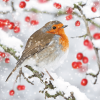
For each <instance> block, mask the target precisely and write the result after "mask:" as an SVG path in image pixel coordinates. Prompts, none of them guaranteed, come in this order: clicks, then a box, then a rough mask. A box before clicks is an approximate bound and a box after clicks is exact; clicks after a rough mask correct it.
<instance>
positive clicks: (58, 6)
mask: <svg viewBox="0 0 100 100" xmlns="http://www.w3.org/2000/svg"><path fill="white" fill-rule="evenodd" d="M53 5H54V7H56V8H57V9H60V8H61V4H59V3H54V4H53Z"/></svg>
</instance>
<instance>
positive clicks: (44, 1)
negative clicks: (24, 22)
mask: <svg viewBox="0 0 100 100" xmlns="http://www.w3.org/2000/svg"><path fill="white" fill-rule="evenodd" d="M47 1H48V0H38V2H39V3H46V2H47Z"/></svg>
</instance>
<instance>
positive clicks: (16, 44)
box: [0, 29, 23, 60]
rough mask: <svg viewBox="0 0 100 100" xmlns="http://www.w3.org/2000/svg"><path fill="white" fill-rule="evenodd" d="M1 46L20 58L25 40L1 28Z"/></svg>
mask: <svg viewBox="0 0 100 100" xmlns="http://www.w3.org/2000/svg"><path fill="white" fill-rule="evenodd" d="M0 46H1V47H2V48H3V49H4V50H5V52H9V53H10V54H11V55H13V56H14V57H15V58H16V59H17V60H18V58H19V56H20V54H21V52H22V46H23V42H22V41H21V40H20V39H18V38H16V37H14V36H12V37H11V36H9V35H8V34H7V33H6V32H4V31H3V30H2V29H0Z"/></svg>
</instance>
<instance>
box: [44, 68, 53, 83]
mask: <svg viewBox="0 0 100 100" xmlns="http://www.w3.org/2000/svg"><path fill="white" fill-rule="evenodd" d="M45 70H46V69H45ZM46 72H47V74H48V75H49V76H50V80H53V81H54V79H53V77H52V76H51V75H50V74H49V72H48V71H47V70H46Z"/></svg>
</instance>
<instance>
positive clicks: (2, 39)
mask: <svg viewBox="0 0 100 100" xmlns="http://www.w3.org/2000/svg"><path fill="white" fill-rule="evenodd" d="M10 1H11V0H9V2H10ZM62 1H63V2H62ZM79 1H81V0H51V1H50V2H48V3H44V4H39V3H38V2H37V1H36V0H30V1H29V2H27V6H26V8H25V9H30V8H32V7H34V8H37V9H39V10H41V11H48V12H57V11H58V9H56V8H55V7H53V5H52V4H53V3H54V2H59V3H61V4H62V6H63V7H62V9H64V8H65V7H66V5H67V6H71V7H73V4H74V3H76V2H79ZM86 1H87V0H84V2H86ZM14 2H15V9H17V12H16V13H14V15H15V16H14V17H16V18H17V20H20V22H21V23H22V24H23V23H24V21H23V22H22V19H23V18H24V17H25V16H26V15H27V13H26V15H25V14H24V13H23V16H22V17H21V18H19V17H18V16H19V15H21V13H22V11H23V10H25V9H20V8H19V5H18V4H19V2H20V0H16V1H14ZM9 4H10V3H9ZM9 4H8V5H5V4H4V3H2V1H0V11H4V12H5V11H12V9H11V7H10V6H9ZM91 6H92V0H88V2H87V5H86V6H85V7H83V8H82V10H83V12H84V14H85V15H86V17H87V18H92V17H96V16H100V11H99V10H98V11H97V12H96V13H93V12H92V11H91V9H90V7H91ZM4 7H5V9H4ZM75 11H77V10H76V9H75ZM1 17H2V18H4V15H3V16H2V15H1ZM5 17H6V15H5ZM47 18H48V19H47ZM9 19H10V20H12V17H11V18H9ZM77 19H78V18H77V17H75V20H77ZM39 20H41V21H40V26H36V27H31V28H29V29H30V30H32V32H33V30H37V29H38V28H40V27H41V26H43V25H44V24H45V23H46V22H47V21H48V20H54V19H53V18H52V17H49V16H47V15H43V14H39ZM58 20H61V21H62V22H63V23H64V24H68V25H69V27H68V28H67V29H68V30H69V31H68V32H67V31H66V33H67V35H68V36H69V37H70V36H71V35H72V36H73V35H76V36H78V35H82V34H81V33H82V32H83V33H86V31H85V27H84V24H82V23H83V21H81V20H80V21H81V25H82V26H81V27H80V28H75V27H73V26H74V24H73V23H74V21H73V20H72V23H71V21H69V22H68V21H65V19H64V16H62V17H60V18H58ZM98 20H99V19H96V20H95V21H96V22H98V23H99V21H98ZM43 21H44V22H43ZM26 27H27V24H26V23H25V24H23V25H22V26H21V29H22V31H23V33H25V31H26V30H29V29H27V28H26ZM25 29H26V30H25ZM67 29H66V30H67ZM82 29H83V30H82ZM80 30H81V31H82V32H81V31H80ZM32 32H30V31H26V33H30V34H31V33H32ZM78 32H79V34H78ZM75 33H77V34H75ZM20 34H22V33H20ZM22 35H23V34H22ZM26 37H27V35H26ZM73 41H74V39H73V40H71V39H70V47H73V48H74V45H76V44H77V45H78V42H79V41H78V42H77V40H76V39H75V41H74V42H73ZM80 41H81V40H80ZM71 42H73V43H75V44H74V45H73V44H72V43H71ZM92 42H93V44H94V46H95V47H99V48H100V40H94V39H93V40H92ZM0 43H2V44H3V45H5V46H7V47H9V48H14V49H15V51H17V53H16V55H21V52H22V48H21V47H20V45H23V42H22V41H21V40H20V39H18V38H16V37H14V36H10V35H9V34H8V33H6V32H4V31H3V30H1V29H0ZM80 43H81V42H80ZM77 45H76V47H75V48H74V49H73V48H72V49H69V51H70V52H71V53H70V52H69V53H70V54H69V55H70V56H69V58H70V60H69V59H68V63H67V65H63V66H65V67H61V69H60V71H59V73H60V72H62V74H60V75H62V76H64V77H63V78H62V77H59V75H57V74H55V73H50V74H51V75H52V76H53V78H54V81H52V83H53V85H54V86H56V89H54V90H50V89H49V90H48V92H49V93H50V94H54V93H56V91H63V92H64V93H65V96H66V97H68V96H70V92H74V96H75V98H76V100H90V99H88V97H87V95H88V96H89V95H90V98H91V100H92V96H93V98H95V96H98V94H96V95H95V94H93V93H94V92H93V91H94V90H98V89H99V88H98V87H100V84H99V86H98V87H96V88H97V89H96V88H95V86H93V87H94V88H92V87H89V86H88V87H87V88H89V89H90V90H91V91H92V92H91V93H90V94H87V93H86V91H87V90H86V88H85V87H83V88H82V87H81V86H79V79H78V78H79V76H78V75H77V74H76V75H77V76H76V77H78V78H75V77H74V72H75V71H72V70H70V69H71V67H70V66H71V62H72V60H73V58H75V57H73V56H72V55H73V54H75V53H76V52H75V51H77V52H78V51H79V50H80V51H82V49H83V45H78V47H77ZM79 47H80V49H79ZM81 47H82V48H81ZM80 51H79V52H80ZM88 53H90V52H88ZM90 54H91V53H90ZM75 55H76V54H75ZM91 62H92V61H91ZM64 63H65V62H64ZM62 64H63V63H62ZM10 66H11V65H10ZM10 66H9V67H10ZM66 66H67V68H66ZM9 67H8V66H7V68H5V70H7V72H10V69H9ZM13 67H14V66H13ZM90 67H92V68H93V69H89V70H88V71H87V73H96V71H95V69H96V67H94V65H93V66H92V64H91V66H90ZM64 68H65V69H64ZM68 68H69V69H68ZM66 69H67V70H66ZM0 72H3V69H2V70H0ZM75 73H76V72H75ZM1 74H2V78H3V79H4V75H6V76H5V77H7V74H3V73H1ZM30 74H31V73H30V72H29V73H28V71H26V72H25V75H26V77H28V76H29V75H30ZM16 75H17V74H16ZM16 75H15V76H16ZM68 75H70V76H68ZM72 76H73V77H72ZM81 76H82V77H84V75H82V74H81ZM66 77H67V78H66ZM71 77H72V78H73V79H74V78H75V79H74V81H73V82H72V83H73V85H72V83H71V81H70V78H71ZM82 77H80V78H82ZM0 78H1V76H0ZM45 78H47V81H49V76H48V75H45V77H44V78H43V79H45ZM64 78H66V79H68V80H67V81H65V80H64ZM98 79H100V78H99V77H98ZM13 80H14V78H13ZM30 81H33V78H32V79H30ZM0 82H1V84H0V85H1V87H3V85H2V84H4V82H3V81H0ZM39 82H40V81H39ZM76 82H77V84H75V83H76ZM99 82H100V81H99ZM23 83H24V82H23ZM25 84H27V82H26V81H25ZM92 84H93V83H92ZM11 85H12V84H11V81H10V82H9V86H10V87H11ZM29 85H30V84H28V85H27V86H28V88H29V87H31V86H29ZM35 85H36V84H35ZM89 85H90V84H89ZM9 86H8V87H9ZM8 87H7V85H6V88H8ZM28 88H27V90H28ZM0 89H1V88H0ZM4 89H5V87H4ZM8 89H9V88H8ZM92 89H93V90H92ZM6 91H7V90H5V93H6ZM29 91H31V93H30V94H32V95H33V91H38V89H37V88H35V87H34V88H33V87H31V88H29V90H28V93H29ZM83 92H84V93H83ZM96 92H98V93H99V92H100V91H99V90H98V91H96ZM16 93H17V96H19V95H20V94H21V92H20V94H18V93H19V91H18V92H16ZM1 94H2V93H1ZM23 94H24V93H23ZM23 94H21V95H23ZM26 94H27V92H26V93H25V94H24V97H25V96H27V97H28V95H26ZM42 95H43V94H42ZM0 98H8V95H7V96H6V97H5V95H4V97H3V94H2V95H1V97H0ZM14 98H15V99H16V98H17V97H16V96H15V97H14ZM33 98H34V99H40V98H41V96H40V98H38V96H36V97H35V96H34V95H33ZM43 98H44V97H43ZM15 99H14V100H15ZM26 99H27V98H26ZM26 99H25V100H26ZM28 99H29V97H28ZM31 99H32V98H31ZM98 99H100V97H99V96H98V98H97V99H96V100H98ZM5 100H6V99H5ZM9 100H11V98H10V99H9Z"/></svg>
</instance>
